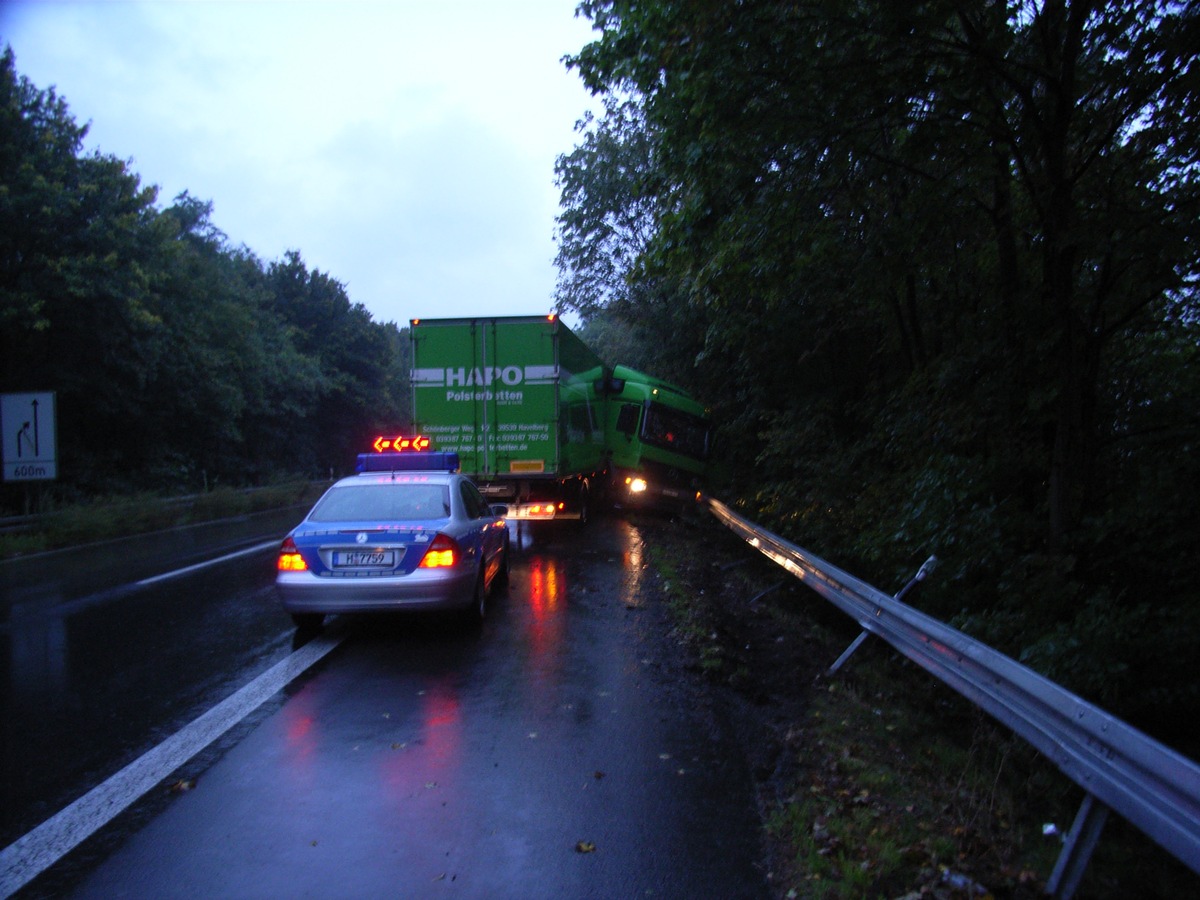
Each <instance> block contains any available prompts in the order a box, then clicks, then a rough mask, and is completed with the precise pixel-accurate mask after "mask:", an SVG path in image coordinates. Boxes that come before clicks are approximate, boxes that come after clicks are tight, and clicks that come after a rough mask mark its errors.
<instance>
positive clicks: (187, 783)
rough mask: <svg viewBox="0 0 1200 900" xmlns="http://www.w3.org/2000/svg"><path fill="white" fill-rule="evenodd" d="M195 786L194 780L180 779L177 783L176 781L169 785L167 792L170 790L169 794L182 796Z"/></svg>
mask: <svg viewBox="0 0 1200 900" xmlns="http://www.w3.org/2000/svg"><path fill="white" fill-rule="evenodd" d="M195 786H196V782H195V781H194V780H188V779H184V778H181V779H180V780H179V781H177V782H175V783H174V784H173V785H171V787H170V788H168V790H170V792H171V793H172V794H182V793H185V792H187V791H190V790H191V789H192V788H194V787H195Z"/></svg>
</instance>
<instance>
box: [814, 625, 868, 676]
mask: <svg viewBox="0 0 1200 900" xmlns="http://www.w3.org/2000/svg"><path fill="white" fill-rule="evenodd" d="M870 633H871V632H869V631H867V630H866V629H865V628H864V629H863V633H862V634H860V635H859V636H858V637H856V638H855V639H854V643H852V644H851V645H850V646H849V647H847V648H846V650H845V652H844V653H842V655H841V656H839V657H838V658H837V662H835V663H834V664H833V665H832V666H830V667H829V670H828V671H827V672H826V673H825V674H826V675H833V674H835V673H836V672H837V670H838V669H840V668H841V667H842V664H843V663H845V662H846V660H848V659H849V658H850V657H851V656H853V655H854V651H855V650H857V649H858V648H859V647H861V646H862V642H863V641H865V640H866V639H867V636H868V635H869V634H870Z"/></svg>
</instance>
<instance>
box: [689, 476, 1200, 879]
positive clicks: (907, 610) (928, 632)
mask: <svg viewBox="0 0 1200 900" xmlns="http://www.w3.org/2000/svg"><path fill="white" fill-rule="evenodd" d="M698 499H700V500H701V502H703V503H705V504H706V505H707V506H708V509H709V511H710V512H711V513H712V514H713V515H714V516H715V517H716V518H717V519H718V520H720V521H721V522H722V523H723V524H725V525H726V527H728V528H729V529H730V530H731V531H733V532H734V533H735V534H738V535H739V536H741V537H742V539H743V540H745V541H746V542H747V543H748V544H750V546H752V547H754V548H755V549H757V550H758V551H759V552H760V553H762V554H763V555H764V556H766V557H767V558H768V559H771V560H773V561H774V562H775V563H777V564H778V565H779V566H781V567H782V568H784V569H786V570H787V571H788V572H791V573H792V574H793V575H795V576H796V577H797V578H799V579H800V580H801V581H803V582H804V583H805V584H806V585H808V586H809V587H810V588H812V589H813V590H814V591H816V592H817V593H818V594H820V595H821V596H822V597H824V598H825V599H826V600H828V601H829V602H830V603H832V604H833V605H834V606H836V607H837V608H838V609H840V610H841V611H842V612H844V613H845V614H846V615H848V616H850V617H851V618H853V619H854V620H855V621H856V622H858V624H859V625H860V626H861V627H862V629H863V631H864V632H870V633H871V634H875V635H878V636H879V637H881V638H883V639H884V640H885V641H887V642H888V643H889V644H891V646H892V647H894V648H895V649H896V650H897V651H899V652H900V653H902V654H903V655H904V656H906V657H907V658H908V659H910V660H912V661H913V662H915V663H916V664H917V665H919V666H920V667H921V668H923V669H924V670H925V671H926V672H928V673H929V674H930V675H933V676H934V677H935V678H937V679H938V680H940V681H942V682H943V683H944V684H946V685H947V686H949V687H951V688H953V689H954V690H955V691H957V692H958V693H959V694H961V695H962V696H964V697H966V698H967V699H968V700H970V701H971V702H972V703H974V704H975V705H976V706H978V707H979V708H980V709H982V710H983V711H984V712H986V713H988V714H989V715H990V716H992V718H994V719H996V720H997V721H999V722H1000V723H1001V724H1003V725H1006V726H1008V727H1009V728H1010V729H1012V731H1013V732H1014V733H1016V734H1017V735H1019V736H1020V737H1022V738H1024V739H1025V740H1026V741H1028V742H1029V743H1030V744H1031V745H1032V746H1033V747H1034V748H1035V749H1036V750H1038V752H1040V753H1041V754H1042V755H1043V756H1045V757H1046V758H1047V759H1049V760H1050V761H1051V762H1052V763H1054V765H1055V766H1057V767H1058V769H1059V771H1061V772H1062V773H1063V774H1064V775H1066V776H1067V777H1068V778H1070V779H1071V780H1072V781H1073V782H1075V784H1077V785H1079V786H1080V787H1081V788H1083V790H1084V791H1085V792H1086V793H1087V795H1088V797H1090V798H1092V799H1091V800H1088V801H1086V802H1085V806H1084V808H1083V809H1081V815H1082V819H1080V817H1078V816H1077V821H1078V823H1079V833H1080V838H1079V839H1077V840H1076V841H1075V842H1074V843H1072V845H1071V853H1070V856H1069V857H1068V858H1067V859H1066V860H1065V861H1063V860H1062V858H1061V857H1060V864H1061V868H1062V869H1063V875H1062V876H1061V877H1060V878H1059V882H1060V883H1059V884H1058V888H1057V889H1058V896H1060V897H1069V896H1070V891H1071V890H1073V889H1074V888H1073V887H1072V886H1071V885H1070V884H1068V882H1069V881H1071V880H1072V879H1071V878H1068V877H1066V876H1067V874H1068V873H1069V872H1072V871H1074V870H1076V869H1078V871H1079V873H1080V875H1081V874H1082V870H1083V868H1086V865H1087V860H1088V857H1089V856H1090V849H1089V848H1088V846H1087V844H1088V841H1087V840H1084V836H1086V835H1088V834H1091V835H1092V836H1093V837H1098V836H1099V830H1100V826H1101V825H1102V824H1103V816H1102V815H1101V813H1100V812H1099V811H1098V810H1095V809H1094V807H1095V806H1098V805H1099V806H1102V807H1107V808H1108V809H1111V810H1112V811H1114V812H1116V813H1117V814H1118V815H1120V816H1121V817H1123V818H1124V819H1126V820H1127V821H1128V822H1129V823H1130V824H1132V825H1134V826H1135V827H1136V828H1138V829H1139V830H1140V831H1141V832H1142V833H1143V834H1145V835H1146V836H1147V837H1149V838H1150V839H1151V840H1153V841H1154V842H1155V843H1157V844H1158V845H1159V846H1161V847H1162V848H1163V849H1165V850H1166V851H1167V852H1168V853H1170V854H1172V855H1173V856H1174V857H1175V858H1176V859H1178V860H1179V861H1180V862H1182V863H1183V864H1184V865H1186V866H1187V867H1188V868H1189V869H1191V870H1192V871H1193V872H1195V873H1196V874H1198V875H1200V765H1197V764H1196V763H1195V762H1193V761H1192V760H1190V759H1188V758H1187V757H1185V756H1183V755H1181V754H1179V753H1177V752H1175V751H1174V750H1172V749H1171V748H1169V747H1167V746H1166V745H1164V744H1160V743H1159V742H1158V741H1155V740H1154V739H1153V738H1151V737H1149V736H1148V735H1146V734H1143V733H1142V732H1140V731H1138V730H1137V729H1136V728H1134V727H1133V726H1131V725H1129V724H1127V723H1125V722H1123V721H1121V720H1120V719H1118V718H1116V717H1114V716H1112V715H1111V714H1109V713H1108V712H1106V711H1105V710H1103V709H1101V708H1100V707H1098V706H1095V705H1093V704H1091V703H1088V702H1087V701H1086V700H1083V699H1082V698H1080V697H1078V696H1076V695H1075V694H1072V693H1071V692H1070V691H1068V690H1066V689H1065V688H1063V687H1061V686H1060V685H1058V684H1055V683H1054V682H1053V681H1050V680H1049V679H1048V678H1045V677H1043V676H1042V675H1039V674H1038V673H1037V672H1034V671H1033V670H1032V669H1029V668H1027V667H1025V666H1023V665H1021V664H1020V663H1018V662H1016V661H1015V660H1013V659H1012V658H1010V657H1008V656H1005V655H1004V654H1003V653H1000V652H999V651H996V650H993V649H992V648H991V647H989V646H987V645H986V644H983V643H981V642H979V641H977V640H975V639H974V638H972V637H969V636H967V635H966V634H963V633H962V632H961V631H957V630H956V629H954V628H951V627H950V626H949V625H946V624H944V623H942V622H940V621H938V620H937V619H935V618H933V617H932V616H928V615H925V614H924V613H922V612H921V611H919V610H916V609H913V608H912V607H911V606H908V605H906V604H904V603H901V602H898V601H897V600H896V599H895V598H893V597H889V596H888V595H887V594H884V593H883V592H882V591H879V590H877V589H875V588H873V587H871V585H869V584H867V583H866V582H863V581H860V580H859V579H857V578H855V577H854V576H853V575H850V574H848V573H846V572H843V571H842V570H841V569H839V568H837V567H836V566H833V565H830V564H829V563H827V562H825V561H824V560H823V559H820V558H819V557H816V556H813V555H812V554H811V553H809V552H808V551H806V550H804V549H802V548H800V547H797V546H796V545H795V544H792V543H789V542H788V541H786V540H784V539H783V538H781V537H779V536H778V535H775V534H772V533H771V532H769V531H767V530H765V529H763V528H760V527H758V526H757V525H755V524H754V523H752V522H750V521H749V520H747V519H744V518H742V517H741V516H739V515H738V514H737V513H735V512H733V511H732V510H731V509H730V508H729V507H728V506H726V505H725V504H723V503H721V502H720V501H718V500H715V499H712V498H710V497H703V498H702V499H701V498H698ZM1072 830H1073V831H1074V830H1075V829H1074V828H1073V829H1072ZM1092 843H1094V840H1093V841H1092ZM1058 868H1059V866H1056V871H1057V870H1058ZM1074 881H1075V882H1076V883H1077V882H1078V877H1075V878H1074Z"/></svg>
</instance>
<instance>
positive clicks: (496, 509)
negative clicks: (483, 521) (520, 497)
mask: <svg viewBox="0 0 1200 900" xmlns="http://www.w3.org/2000/svg"><path fill="white" fill-rule="evenodd" d="M491 510H492V515H493V516H504V517H507V516H508V507H507V506H505V505H504V504H503V503H496V504H493V505H492V507H491Z"/></svg>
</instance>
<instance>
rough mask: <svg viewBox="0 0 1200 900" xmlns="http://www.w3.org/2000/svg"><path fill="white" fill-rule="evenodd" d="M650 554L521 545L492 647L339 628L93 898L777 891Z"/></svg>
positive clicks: (548, 540)
mask: <svg viewBox="0 0 1200 900" xmlns="http://www.w3.org/2000/svg"><path fill="white" fill-rule="evenodd" d="M645 540H646V537H645V534H644V531H643V529H642V528H640V527H639V526H637V525H634V524H630V523H628V522H626V521H624V520H622V519H619V518H602V519H599V520H597V521H594V522H593V523H592V524H591V525H589V526H588V528H587V529H586V530H579V529H576V528H573V527H568V528H567V529H559V530H556V531H549V530H548V531H546V532H537V533H535V534H533V535H532V536H530V535H529V534H528V533H525V534H523V535H522V541H521V544H520V548H519V550H518V552H517V554H516V556H515V559H514V565H513V570H512V577H511V584H510V586H509V589H508V591H507V594H506V596H503V597H500V598H497V600H496V602H495V606H494V608H493V610H492V614H491V615H490V617H489V619H488V621H487V622H486V623H485V624H484V626H483V628H482V629H480V630H479V631H478V632H474V631H470V630H467V631H464V630H463V629H461V628H459V627H454V626H448V625H447V624H446V623H445V622H444V621H443V620H437V619H415V620H414V619H404V620H396V619H371V618H365V619H351V620H344V619H335V620H333V621H332V622H331V623H330V625H329V626H328V627H329V628H330V629H341V628H345V629H347V631H348V633H349V639H348V640H347V641H345V642H344V643H343V644H342V645H341V646H340V647H339V648H338V649H337V650H335V651H334V652H333V653H332V654H331V655H330V656H328V657H326V658H325V659H324V660H323V661H322V662H321V663H319V664H318V666H317V667H316V669H315V670H314V671H312V672H310V673H309V675H308V676H306V677H304V678H301V679H299V680H298V681H297V682H295V683H293V684H292V685H291V686H290V687H289V688H288V689H287V690H286V691H285V692H284V693H285V695H286V696H285V698H283V699H281V702H280V706H279V708H278V709H277V711H274V713H273V714H271V715H267V716H265V717H263V719H262V720H261V721H259V722H257V723H256V724H255V726H254V727H253V728H252V729H251V730H249V732H248V733H247V734H245V735H244V736H243V737H242V738H241V740H240V741H239V742H238V743H237V744H236V746H232V747H229V748H227V749H225V750H224V751H223V752H222V754H219V755H218V754H209V755H208V757H206V758H205V759H202V760H200V761H198V762H197V763H196V764H195V766H194V767H193V769H192V770H187V767H185V771H183V772H181V773H180V774H181V775H182V776H183V777H188V778H194V779H195V781H196V787H195V789H194V790H191V791H189V792H187V793H185V794H180V795H178V796H175V797H174V798H173V799H171V800H170V802H169V805H168V806H167V808H166V809H165V810H164V811H163V812H162V813H161V814H160V815H157V817H155V818H154V819H153V820H152V821H150V822H149V824H147V825H146V826H145V827H144V828H142V829H141V830H140V831H138V832H137V833H136V834H133V835H132V836H130V837H129V838H128V839H127V840H124V842H123V844H122V845H121V846H120V848H119V849H118V850H117V851H116V852H115V853H113V855H112V856H111V858H110V859H108V860H107V861H106V862H104V863H103V864H101V865H99V866H98V867H97V868H96V869H95V871H94V872H92V873H91V874H90V875H88V876H87V877H86V878H85V879H84V880H83V881H82V883H80V884H79V885H77V888H76V890H77V893H78V895H79V896H96V897H100V896H103V897H112V896H121V895H127V896H135V895H136V896H157V897H166V896H189V897H194V896H281V895H296V894H304V895H308V896H316V897H322V896H390V897H396V896H402V897H424V896H440V895H441V894H442V893H443V892H445V891H453V893H454V894H456V895H458V896H471V897H505V896H513V897H516V896H521V897H541V896H545V897H551V896H553V897H568V896H569V897H587V896H596V897H618V896H620V897H633V896H650V895H653V896H656V897H677V896H678V897H683V896H689V897H690V896H722V897H740V896H745V897H758V896H766V895H767V891H766V889H765V881H764V879H763V875H762V873H761V872H759V871H758V870H757V868H756V863H757V858H758V840H757V821H756V817H755V815H754V812H753V807H752V803H753V801H752V796H751V793H750V788H749V781H748V778H747V776H746V774H745V772H744V770H743V767H742V766H741V764H740V762H739V761H738V759H737V756H736V753H735V752H734V751H732V750H731V742H730V741H729V740H728V736H727V735H721V734H720V733H719V731H720V729H719V728H716V729H714V727H713V723H712V722H709V721H706V720H704V719H703V718H702V717H701V716H700V715H699V714H698V712H697V711H696V710H695V709H693V708H692V707H691V706H690V705H689V703H688V702H687V696H688V695H687V692H686V691H681V690H680V689H678V686H677V685H675V684H672V683H671V677H670V675H669V674H666V675H664V673H669V672H670V671H672V670H671V669H670V668H669V667H668V666H666V665H664V664H663V662H662V659H661V656H662V653H663V652H666V651H664V648H663V646H662V645H661V641H660V638H659V637H658V635H660V634H661V631H662V628H663V624H664V623H663V622H662V619H661V616H662V610H661V609H660V608H659V607H658V606H657V605H656V604H655V603H654V602H653V596H652V593H653V592H652V586H651V585H650V584H647V581H648V579H647V577H646V572H647V570H646V568H645V562H644V552H645V547H644V544H643V542H644V541H645ZM229 577H230V578H231V580H236V578H238V577H242V578H247V574H246V573H245V572H242V573H241V575H240V576H238V575H236V574H235V573H233V572H232V571H231V572H230V573H229ZM224 589H225V590H227V591H229V592H230V593H229V600H228V602H229V603H231V604H233V605H234V606H245V605H248V604H256V603H261V602H262V601H261V598H259V597H257V596H256V592H255V589H251V588H249V587H246V586H243V588H242V592H241V593H239V592H238V590H237V589H236V588H234V587H233V586H232V584H228V585H225V587H224ZM142 614H145V611H144V610H143V611H142ZM229 614H230V615H233V614H232V613H229ZM279 621H283V622H286V619H285V618H284V619H282V620H279V619H277V624H278V622H279ZM243 627H244V626H243ZM169 630H170V628H169V626H168V628H167V631H166V632H162V633H160V634H159V636H158V637H157V638H156V639H157V640H167V634H168V633H169ZM218 630H221V629H219V628H218ZM117 633H119V632H117ZM115 636H116V633H114V635H113V637H114V638H115ZM234 640H236V639H235V638H234ZM165 658H166V659H168V660H170V661H171V664H172V665H176V664H180V660H179V659H178V654H171V653H167V655H166V657H165ZM93 664H96V665H99V664H100V661H99V660H93ZM119 668H120V666H113V667H111V670H110V671H111V672H112V677H113V678H114V679H115V680H117V681H118V682H124V684H123V689H124V690H130V689H133V690H136V686H135V685H132V684H130V683H128V682H129V679H128V678H127V677H126V678H123V673H122V672H120V671H118V669H119ZM146 677H148V676H147V674H146V673H142V674H141V675H140V676H134V680H135V681H139V680H141V679H142V678H146ZM160 805H161V803H160ZM110 843H115V842H114V841H112V839H111V838H110ZM592 846H594V848H595V849H594V852H579V850H578V849H577V848H583V849H585V850H590V848H591V847H592ZM53 884H54V881H53V878H52V877H51V878H49V879H48V880H43V881H42V882H40V885H41V887H42V888H43V889H44V888H45V886H46V885H53ZM33 888H34V889H37V888H39V882H35V884H34V885H33ZM35 892H36V890H35Z"/></svg>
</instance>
